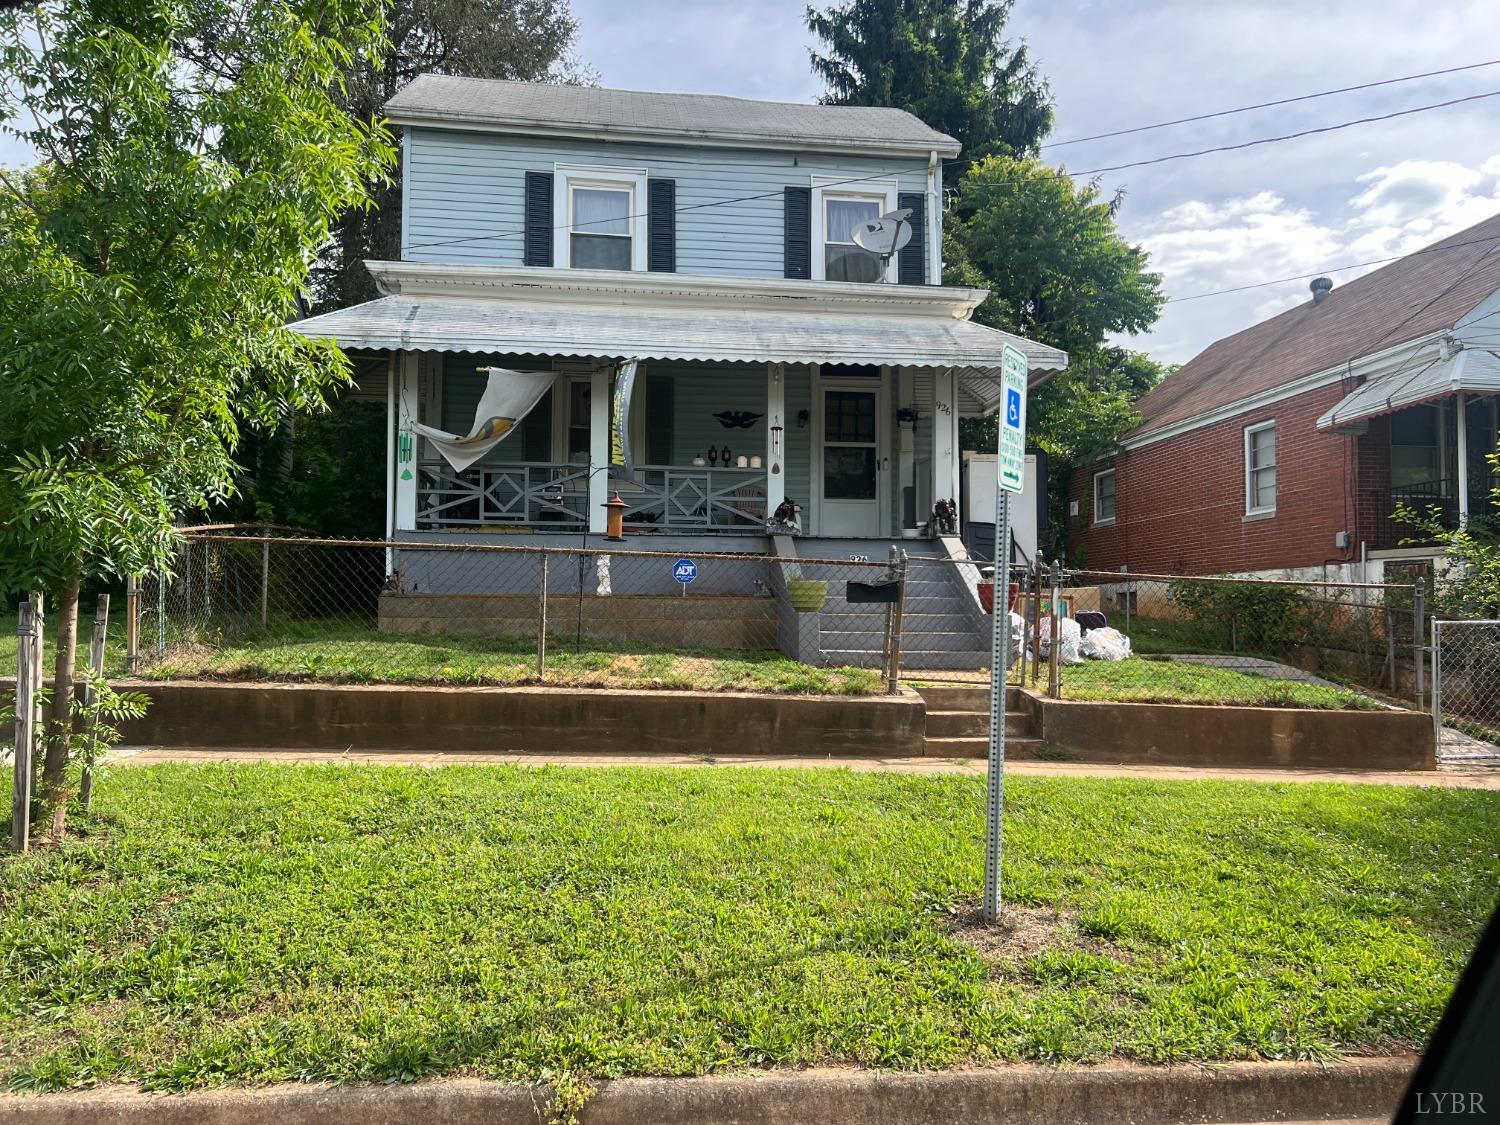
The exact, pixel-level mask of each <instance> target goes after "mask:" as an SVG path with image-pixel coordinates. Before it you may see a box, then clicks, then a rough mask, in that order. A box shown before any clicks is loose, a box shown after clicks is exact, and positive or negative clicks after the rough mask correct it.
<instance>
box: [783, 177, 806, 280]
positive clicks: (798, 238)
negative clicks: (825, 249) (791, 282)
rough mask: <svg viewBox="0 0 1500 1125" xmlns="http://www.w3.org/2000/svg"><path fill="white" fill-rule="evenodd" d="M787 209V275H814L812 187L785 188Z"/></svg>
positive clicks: (784, 194) (784, 196) (804, 276)
mask: <svg viewBox="0 0 1500 1125" xmlns="http://www.w3.org/2000/svg"><path fill="white" fill-rule="evenodd" d="M783 198H784V200H785V209H786V218H785V222H786V236H785V237H786V248H785V255H786V270H785V273H786V276H787V277H803V278H811V277H812V188H805V187H789V188H785V189H783Z"/></svg>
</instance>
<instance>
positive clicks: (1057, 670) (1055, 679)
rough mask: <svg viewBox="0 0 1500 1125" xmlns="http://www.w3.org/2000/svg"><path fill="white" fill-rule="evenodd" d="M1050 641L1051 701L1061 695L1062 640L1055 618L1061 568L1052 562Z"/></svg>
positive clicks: (1048, 657)
mask: <svg viewBox="0 0 1500 1125" xmlns="http://www.w3.org/2000/svg"><path fill="white" fill-rule="evenodd" d="M1051 586H1052V607H1051V608H1052V633H1051V637H1052V641H1051V643H1050V644H1049V645H1048V646H1047V694H1048V695H1050V696H1051V697H1052V698H1053V699H1056V698H1058V697H1059V696H1060V695H1062V644H1061V641H1062V638H1061V637H1060V636H1059V633H1060V632H1061V629H1060V628H1059V622H1058V617H1057V607H1058V605H1060V604H1061V602H1062V567H1061V566H1059V565H1058V562H1057V560H1056V559H1053V560H1052V575H1051Z"/></svg>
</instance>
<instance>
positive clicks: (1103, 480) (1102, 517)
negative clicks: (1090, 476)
mask: <svg viewBox="0 0 1500 1125" xmlns="http://www.w3.org/2000/svg"><path fill="white" fill-rule="evenodd" d="M1114 522H1115V471H1114V470H1113V469H1105V470H1104V471H1103V472H1101V473H1095V474H1094V523H1095V524H1096V525H1098V524H1101V523H1114Z"/></svg>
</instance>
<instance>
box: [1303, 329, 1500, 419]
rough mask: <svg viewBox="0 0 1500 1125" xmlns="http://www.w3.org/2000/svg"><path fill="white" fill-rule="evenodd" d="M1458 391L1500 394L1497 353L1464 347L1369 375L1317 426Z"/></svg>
mask: <svg viewBox="0 0 1500 1125" xmlns="http://www.w3.org/2000/svg"><path fill="white" fill-rule="evenodd" d="M1460 392H1474V393H1478V394H1500V355H1497V354H1496V353H1495V352H1492V351H1489V350H1486V349H1484V348H1464V349H1463V350H1461V351H1458V352H1455V353H1454V354H1453V355H1451V356H1449V357H1448V358H1447V359H1440V360H1437V361H1435V362H1433V363H1429V364H1427V365H1426V366H1424V367H1419V368H1417V369H1416V370H1414V371H1403V372H1397V373H1396V374H1394V375H1384V376H1382V377H1380V378H1379V379H1371V380H1370V381H1369V382H1368V383H1365V384H1363V385H1362V386H1359V387H1356V388H1355V389H1354V390H1353V391H1351V392H1350V393H1349V394H1347V395H1345V396H1344V398H1342V399H1341V400H1340V401H1339V402H1338V403H1337V404H1336V405H1335V406H1334V407H1333V408H1332V409H1331V410H1329V411H1328V412H1327V413H1325V414H1324V415H1323V416H1322V417H1321V418H1319V419H1318V429H1320V430H1336V429H1339V428H1340V427H1342V426H1350V425H1354V424H1355V423H1357V422H1363V421H1365V420H1366V419H1369V418H1375V417H1378V416H1379V415H1381V414H1391V413H1394V412H1395V411H1397V410H1402V409H1404V408H1406V407H1408V406H1416V405H1417V404H1418V403H1423V402H1431V401H1433V400H1434V399H1440V398H1447V397H1448V396H1449V395H1454V394H1458V393H1460Z"/></svg>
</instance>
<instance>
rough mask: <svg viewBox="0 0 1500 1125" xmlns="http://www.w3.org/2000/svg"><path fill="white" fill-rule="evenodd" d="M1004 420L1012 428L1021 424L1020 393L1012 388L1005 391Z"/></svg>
mask: <svg viewBox="0 0 1500 1125" xmlns="http://www.w3.org/2000/svg"><path fill="white" fill-rule="evenodd" d="M1005 420H1006V421H1007V422H1008V423H1010V424H1011V425H1012V426H1019V425H1020V424H1021V392H1020V391H1018V390H1016V389H1015V388H1014V387H1007V388H1006V389H1005Z"/></svg>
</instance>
